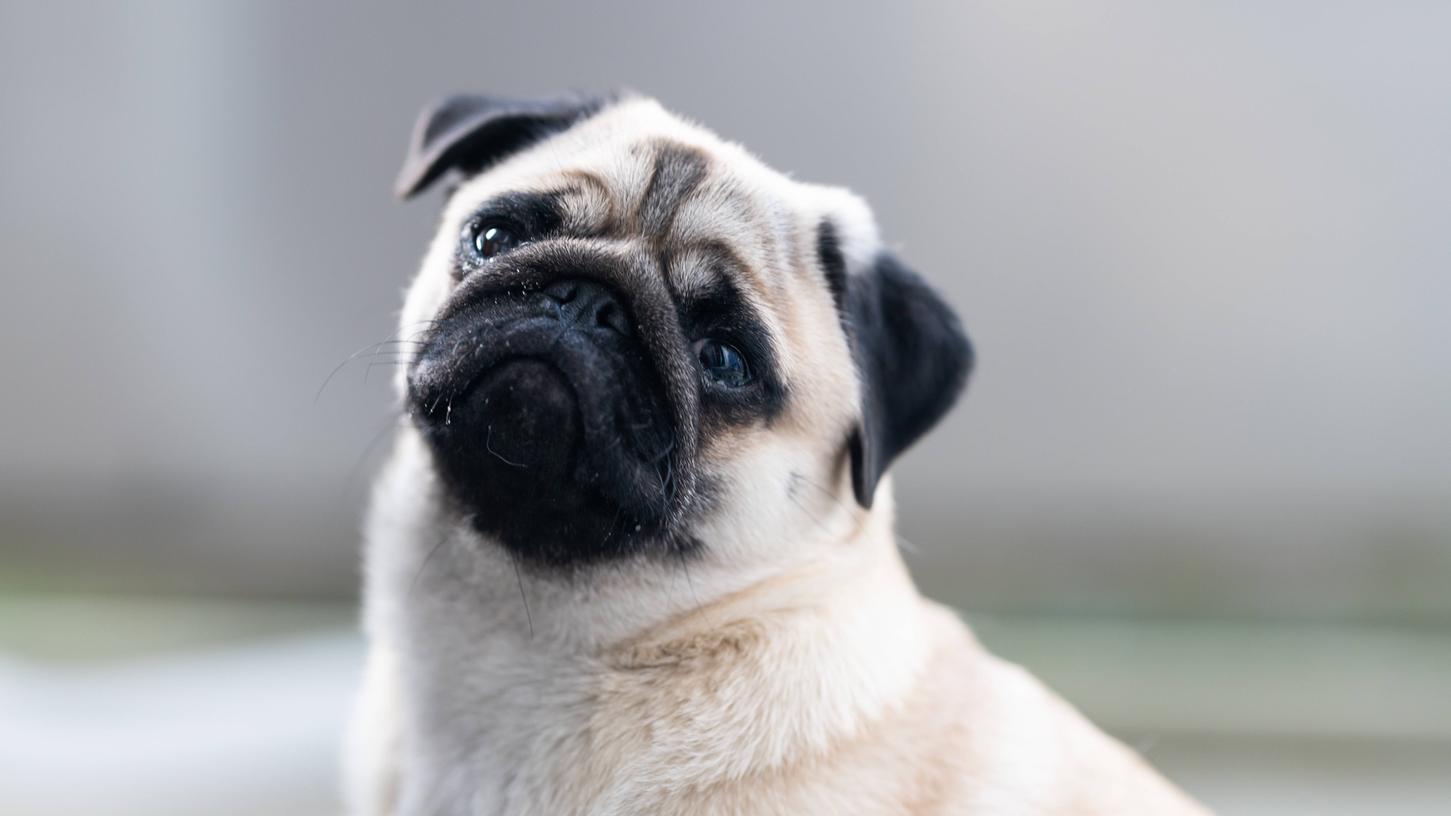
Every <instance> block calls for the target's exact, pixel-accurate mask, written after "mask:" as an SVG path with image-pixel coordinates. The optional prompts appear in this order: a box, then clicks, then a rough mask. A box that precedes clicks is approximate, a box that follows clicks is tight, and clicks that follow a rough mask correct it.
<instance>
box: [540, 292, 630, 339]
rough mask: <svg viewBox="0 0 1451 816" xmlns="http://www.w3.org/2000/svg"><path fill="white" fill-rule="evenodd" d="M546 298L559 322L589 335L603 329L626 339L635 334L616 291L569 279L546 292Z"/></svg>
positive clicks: (628, 314) (628, 315) (627, 313)
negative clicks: (553, 308) (554, 308)
mask: <svg viewBox="0 0 1451 816" xmlns="http://www.w3.org/2000/svg"><path fill="white" fill-rule="evenodd" d="M544 296H545V297H547V298H549V299H550V300H552V301H554V303H555V304H556V305H557V306H558V308H559V319H560V320H561V321H562V322H564V323H565V324H567V325H574V326H579V327H580V328H582V329H584V330H586V331H588V330H591V329H602V330H604V331H612V332H615V333H617V334H620V335H621V336H624V337H629V336H630V335H632V334H634V328H633V327H632V326H631V325H630V313H629V312H627V311H626V310H625V306H624V304H623V303H621V302H620V298H619V296H618V295H616V294H615V292H614V290H613V289H611V288H609V287H608V286H605V285H604V284H602V283H597V282H595V281H591V280H583V279H580V278H567V279H565V280H561V281H555V282H554V283H552V284H550V285H549V286H546V287H545V288H544Z"/></svg>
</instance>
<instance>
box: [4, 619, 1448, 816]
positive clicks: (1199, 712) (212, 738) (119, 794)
mask: <svg viewBox="0 0 1451 816" xmlns="http://www.w3.org/2000/svg"><path fill="white" fill-rule="evenodd" d="M351 614H352V612H351V609H350V608H349V607H346V606H341V605H338V606H328V605H315V604H310V605H302V604H291V605H288V604H239V603H216V602H206V603H183V602H179V601H173V602H159V601H128V600H124V599H116V598H111V599H99V598H74V597H73V598H50V599H45V598H37V597H7V598H3V599H0V722H3V723H4V724H5V728H4V730H3V732H0V768H3V769H4V772H3V774H0V782H3V783H0V813H4V814H6V816H63V815H65V816H69V815H70V814H80V813H84V814H91V815H92V816H123V815H124V816H143V814H144V816H173V814H174V815H175V816H191V815H192V814H202V813H205V814H208V815H209V816H255V814H260V813H267V814H277V815H278V816H286V815H287V814H296V816H310V815H313V814H315V815H316V816H322V814H335V813H337V812H338V807H339V806H338V802H337V778H338V771H337V762H338V750H339V739H340V737H339V735H340V734H342V733H343V730H344V725H345V721H346V716H347V709H348V705H349V701H350V698H351V695H352V692H353V688H354V685H355V683H356V681H357V676H358V672H359V668H360V665H361V658H362V644H361V641H360V639H359V638H358V636H357V635H356V633H355V631H354V629H353V627H352V626H351V623H350V620H349V619H350V616H351ZM97 619H103V620H105V621H106V622H107V623H106V625H105V626H103V627H99V628H98V627H97V626H96V625H95V621H96V620H97ZM970 620H971V621H972V623H973V624H974V626H975V627H976V629H977V631H978V633H979V635H980V636H981V637H982V639H983V640H984V641H985V642H986V643H987V644H988V645H989V647H990V648H993V649H994V650H995V651H997V652H999V653H1001V654H1003V655H1006V656H1008V657H1011V658H1013V659H1015V660H1018V661H1019V662H1022V663H1024V664H1026V665H1027V666H1029V667H1030V668H1032V669H1033V670H1034V671H1036V672H1038V673H1039V674H1040V676H1042V677H1043V678H1044V679H1045V680H1047V681H1048V682H1049V684H1050V685H1052V686H1054V687H1055V688H1056V689H1058V690H1059V691H1060V692H1062V693H1064V694H1065V695H1067V696H1068V697H1069V698H1070V699H1072V700H1073V701H1074V702H1075V703H1077V704H1078V705H1079V707H1080V708H1081V709H1083V710H1084V711H1085V713H1087V714H1088V715H1089V716H1091V717H1092V718H1094V719H1095V720H1096V721H1097V722H1099V723H1100V724H1101V725H1103V726H1104V727H1106V728H1108V729H1109V730H1111V731H1113V732H1114V733H1116V734H1118V735H1119V736H1120V737H1122V738H1123V739H1125V740H1126V741H1127V742H1129V743H1130V744H1131V745H1133V746H1134V747H1136V748H1137V749H1138V750H1140V751H1142V752H1144V753H1145V754H1146V755H1147V756H1148V757H1149V758H1150V760H1151V761H1152V762H1153V763H1154V764H1155V765H1156V766H1158V767H1159V768H1160V769H1161V770H1162V771H1163V772H1164V773H1166V774H1167V775H1169V776H1170V777H1171V778H1173V779H1175V780H1176V781H1178V782H1179V783H1180V784H1181V785H1183V786H1184V787H1185V788H1187V789H1188V790H1190V791H1191V792H1193V793H1194V794H1195V795H1197V796H1199V797H1201V798H1202V799H1203V800H1204V801H1206V802H1208V803H1209V804H1210V805H1212V806H1214V807H1215V808H1216V809H1217V810H1218V811H1219V812H1221V813H1224V814H1244V815H1245V816H1284V815H1285V814H1300V813H1304V814H1317V815H1318V816H1340V815H1341V814H1344V815H1346V816H1349V814H1364V815H1365V816H1371V815H1372V814H1375V815H1376V816H1401V815H1402V814H1404V815H1405V816H1410V814H1425V815H1426V816H1430V815H1431V814H1439V813H1445V812H1446V806H1447V804H1448V803H1451V774H1448V773H1447V771H1448V769H1451V696H1448V695H1447V694H1446V693H1445V691H1446V680H1445V678H1447V677H1448V676H1451V637H1447V636H1446V635H1444V634H1440V633H1432V632H1424V631H1415V630H1407V629H1394V628H1390V629H1387V628H1370V629H1357V628H1352V627H1335V626H1325V625H1290V626H1282V627H1273V628H1266V627H1263V626H1246V625H1243V624H1234V623H1205V622H1202V621H1200V622H1173V621H1160V622H1150V621H1144V620H1130V619H1097V620H1084V619H1081V618H1079V619H1066V618H1059V617H1053V616H1026V615H1018V616H1014V615H995V616H970ZM38 621H44V623H45V627H44V630H45V631H48V632H49V635H48V636H47V637H45V638H44V640H37V639H36V638H35V637H34V636H33V635H32V634H29V633H33V632H34V631H36V629H35V626H36V623H37V622H38Z"/></svg>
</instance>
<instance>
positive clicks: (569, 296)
mask: <svg viewBox="0 0 1451 816" xmlns="http://www.w3.org/2000/svg"><path fill="white" fill-rule="evenodd" d="M544 294H545V296H546V297H548V298H549V299H550V300H552V301H554V302H555V303H561V304H563V303H569V302H570V301H572V300H574V298H575V295H578V294H579V283H578V281H572V280H562V281H558V282H556V283H552V284H550V285H549V286H546V287H544Z"/></svg>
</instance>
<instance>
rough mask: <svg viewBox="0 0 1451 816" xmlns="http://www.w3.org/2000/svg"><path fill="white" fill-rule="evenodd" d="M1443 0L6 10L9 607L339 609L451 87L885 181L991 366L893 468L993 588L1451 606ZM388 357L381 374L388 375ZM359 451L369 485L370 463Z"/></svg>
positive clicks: (1395, 611)
mask: <svg viewBox="0 0 1451 816" xmlns="http://www.w3.org/2000/svg"><path fill="white" fill-rule="evenodd" d="M1448 31H1451V6H1447V5H1446V4H1441V3H1423V4H1421V3H1412V2H1403V3H1393V4H1369V3H1366V4H1325V3H1313V2H1304V3H1290V2H1282V3H1274V4H1265V3H1255V2H1240V3H1220V4H1164V3H1152V2H1139V3H1127V2H1126V3H1114V4H1085V3H1062V4H1036V3H1035V4H1029V3H1009V2H1002V3H994V4H947V3H922V4H918V5H910V4H907V5H903V4H897V5H887V4H871V5H865V4H851V3H826V2H813V3H803V4H775V3H773V4H759V5H758V6H756V7H751V4H741V3H729V4H725V3H722V4H714V5H713V6H709V7H697V6H696V5H694V4H681V3H672V2H653V3H619V4H616V3H588V4H585V3H581V4H578V5H570V4H559V3H549V2H534V3H529V4H520V5H518V6H504V5H502V4H499V5H498V6H497V7H489V6H486V5H483V4H469V5H458V6H456V7H454V8H445V7H442V6H432V5H431V6H429V7H428V8H427V9H426V10H425V9H422V8H411V7H406V5H405V4H391V5H388V6H383V7H380V8H376V9H367V10H364V9H362V7H361V6H360V5H359V4H335V5H324V4H313V3H248V4H235V5H228V4H222V3H207V4H200V3H182V2H177V3H170V4H164V3H155V4H144V3H138V4H134V5H131V6H129V7H121V6H119V5H117V6H111V5H109V4H93V6H69V5H66V4H60V3H46V4H40V3H34V4H29V5H24V6H21V5H16V4H7V5H5V6H3V7H0V110H3V116H4V127H3V128H0V179H3V182H0V268H3V270H4V295H3V297H0V347H3V348H4V349H5V351H6V356H7V358H8V365H7V366H6V371H5V378H4V381H5V382H6V383H7V386H6V389H5V396H6V398H5V399H3V400H0V587H3V586H11V587H19V588H22V589H27V588H32V587H56V586H59V587H82V586H84V587H101V588H123V589H149V590H165V591H179V592H216V591H228V592H251V593H263V594H340V593H347V592H350V591H351V590H352V586H353V582H354V575H353V572H354V567H353V563H354V561H353V559H354V555H353V554H354V550H355V547H356V541H355V534H354V530H355V527H356V517H357V513H358V508H359V506H360V503H361V500H362V495H363V492H364V491H363V486H364V485H365V483H366V473H367V471H368V468H369V467H370V463H371V462H372V460H373V459H374V458H376V457H369V456H368V455H367V450H368V448H369V445H370V441H371V440H372V439H373V438H374V437H375V435H376V434H377V432H378V431H379V429H381V428H383V427H385V425H386V424H387V422H388V415H389V411H390V395H389V392H388V389H387V387H386V383H385V381H386V376H378V375H379V374H380V372H379V371H376V370H375V371H374V372H373V374H372V376H371V377H369V379H368V381H367V382H364V371H365V369H366V366H350V367H348V368H346V369H345V370H344V371H343V372H342V374H340V375H339V377H338V378H336V379H335V380H334V381H333V382H332V383H331V384H330V385H329V387H328V389H327V390H326V391H325V392H324V393H323V395H322V397H321V399H320V400H318V401H317V402H316V403H314V394H315V393H316V392H317V389H318V387H319V385H320V384H321V383H322V381H323V380H324V378H325V377H326V376H327V375H328V373H329V372H330V371H331V370H332V369H333V368H334V367H335V366H336V365H337V364H338V363H339V362H341V361H342V360H343V359H344V358H346V357H347V355H348V354H349V353H351V352H352V351H354V350H355V349H356V348H358V347H359V346H362V345H364V344H366V343H370V342H373V341H376V340H380V339H382V338H384V337H386V336H387V335H388V334H389V333H390V332H391V323H392V319H393V317H392V316H393V314H394V312H395V310H396V308H397V306H398V304H399V300H400V297H399V293H400V290H401V287H402V286H403V284H404V282H405V281H406V279H407V278H408V276H409V275H410V274H411V273H412V271H413V268H414V266H415V263H416V261H417V259H418V257H419V256H420V254H421V252H422V248H423V244H424V241H425V240H426V239H427V237H428V235H429V232H430V229H431V224H432V221H433V219H434V217H435V215H436V212H437V204H438V202H437V199H436V198H432V199H429V200H424V201H421V202H417V203H412V204H409V205H406V206H405V205H401V204H398V203H396V202H394V201H393V200H391V199H390V197H389V192H388V189H389V184H390V181H391V178H392V175H393V173H394V171H395V170H396V167H397V163H398V161H399V159H400V157H401V151H402V145H403V141H404V138H405V135H406V132H407V130H408V127H409V125H410V124H411V121H412V117H413V115H414V113H415V112H416V110H417V108H418V107H419V106H420V105H421V104H422V103H423V102H424V101H425V100H427V99H428V98H430V97H433V96H435V95H437V94H439V93H441V92H446V91H452V90H464V89H471V90H487V91H491V92H498V93H510V94H519V95H528V94H539V93H551V92H555V91H558V90H561V89H567V88H582V89H602V88H609V87H618V86H629V87H633V88H636V89H639V90H642V91H646V92H648V93H651V94H654V95H657V96H659V97H660V98H661V99H662V100H663V101H664V102H665V103H666V104H667V105H668V106H671V107H673V108H675V109H677V110H679V111H681V112H683V113H685V114H688V115H690V116H692V117H694V118H697V119H699V120H701V121H703V122H705V123H707V124H709V125H711V126H713V127H715V128H716V129H717V130H718V131H719V132H721V133H722V134H723V135H725V136H727V137H729V138H733V139H736V140H739V141H742V142H744V143H745V144H747V145H749V146H750V147H751V148H752V149H753V150H755V151H756V152H757V153H758V154H759V155H761V156H762V157H763V158H765V159H766V160H767V161H768V162H769V163H771V164H773V165H775V166H776V167H779V168H781V169H783V170H787V171H790V172H792V173H794V174H796V175H797V176H799V177H801V178H807V179H812V180H818V181H825V182H834V183H840V184H844V185H847V186H850V187H852V188H854V189H856V190H857V191H859V192H861V193H862V194H864V195H865V196H866V197H867V198H868V199H869V200H870V201H872V202H873V203H874V205H875V206H876V208H877V212H878V215H879V218H880V220H881V222H882V224H883V228H884V232H885V233H886V235H887V236H888V238H889V240H891V241H892V242H894V243H895V244H897V245H898V246H899V247H900V248H901V250H902V252H903V254H904V255H905V257H906V258H907V259H908V260H909V261H911V262H912V263H914V264H915V265H916V266H917V267H918V268H920V269H921V270H922V271H924V272H925V273H926V274H928V275H929V276H930V277H933V278H935V280H937V281H938V282H939V283H940V284H941V285H942V286H943V287H944V288H945V290H946V291H947V292H948V293H949V295H950V297H951V299H952V300H953V301H954V302H955V303H956V305H957V306H958V307H959V308H960V310H961V312H962V314H963V315H964V317H965V320H966V323H967V326H968V328H969V331H970V332H971V333H972V334H973V336H974V339H975V340H976V342H977V344H978V347H979V351H980V358H981V367H980V369H979V372H978V374H977V376H976V379H975V381H974V382H973V384H972V386H971V388H970V390H969V394H968V396H967V399H966V401H965V402H964V404H963V406H962V408H961V409H960V410H959V411H958V412H957V413H956V414H955V415H954V416H953V417H952V418H951V419H950V420H949V421H948V422H947V423H946V425H945V426H944V427H943V428H942V429H941V430H940V431H939V432H938V433H936V434H935V435H933V436H932V437H930V438H929V441H927V442H926V443H924V444H923V445H922V446H921V447H920V448H919V449H918V450H916V451H915V452H914V453H913V454H912V455H911V456H910V457H908V458H907V459H906V460H905V461H904V463H903V464H902V467H901V469H900V476H899V488H900V489H899V492H900V494H901V495H902V502H901V504H902V509H903V514H904V521H903V533H904V536H905V538H906V539H907V540H908V541H909V542H910V544H909V548H910V550H911V552H912V557H913V559H914V562H915V564H916V565H917V568H918V571H919V573H920V574H921V576H922V579H923V582H924V584H925V585H926V586H927V587H928V588H929V589H930V590H931V591H932V592H934V593H935V594H938V595H940V596H943V597H945V598H948V599H950V600H952V601H955V602H959V603H964V604H966V605H969V606H974V607H980V608H1007V607H1013V608H1028V609H1038V608H1050V607H1051V608H1059V609H1064V608H1066V609H1081V610H1087V611H1092V610H1123V609H1128V610H1131V611H1142V612H1164V613H1176V612H1181V611H1190V612H1193V611H1200V612H1204V611H1208V612H1213V613H1226V614H1245V613H1258V614H1265V615H1278V616H1300V615H1353V616H1356V617H1362V618H1366V617H1368V618H1382V617H1398V618H1406V617H1409V618H1412V619H1416V620H1438V621H1444V620H1446V619H1447V616H1451V594H1448V593H1445V592H1444V587H1445V586H1446V585H1447V584H1446V582H1447V581H1448V580H1451V432H1448V430H1447V416H1448V409H1451V322H1448V320H1447V315H1448V313H1451V275H1448V274H1447V273H1448V266H1451V264H1448V261H1451V242H1448V237H1447V225H1448V224H1451V205H1448V201H1447V191H1448V190H1451V151H1448V149H1447V145H1451V105H1448V104H1447V101H1448V99H1451V49H1447V47H1446V42H1447V33H1448ZM381 373H383V374H386V373H387V372H381ZM360 461H361V462H362V464H361V465H358V464H357V463H359V462H360Z"/></svg>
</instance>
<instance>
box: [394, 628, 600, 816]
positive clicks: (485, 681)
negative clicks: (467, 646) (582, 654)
mask: <svg viewBox="0 0 1451 816" xmlns="http://www.w3.org/2000/svg"><path fill="white" fill-rule="evenodd" d="M480 645H483V644H480ZM492 646H493V649H492V651H490V650H489V649H487V648H485V649H482V650H481V652H484V653H486V654H487V656H480V657H478V659H473V660H469V659H461V656H460V655H458V654H455V655H454V656H453V657H451V658H450V659H448V660H442V661H435V662H433V663H431V664H426V666H422V667H416V668H418V669H420V670H419V671H416V672H415V674H414V678H413V683H414V684H415V687H416V691H417V693H415V694H413V695H411V698H412V700H414V701H415V703H414V706H415V707H414V709H413V710H412V711H411V712H410V717H409V719H410V720H411V721H412V722H411V723H410V724H409V727H408V728H407V729H406V732H407V735H406V737H405V741H406V743H407V744H408V750H407V751H406V759H405V762H406V763H407V764H408V765H409V766H411V767H409V768H407V769H405V772H404V774H403V779H404V784H403V789H402V790H401V791H400V794H401V802H400V804H401V807H400V811H401V813H402V814H418V816H423V815H424V814H482V813H518V814H530V813H559V812H567V810H561V809H560V808H562V807H563V808H567V807H568V804H567V803H568V802H570V801H578V795H579V794H580V793H581V791H580V790H579V788H580V787H581V786H582V783H576V782H573V781H572V780H576V779H581V778H582V777H584V776H587V774H588V771H589V769H590V768H591V767H592V766H594V765H596V764H597V760H596V759H595V758H594V756H593V755H594V753H595V748H594V747H593V746H592V745H591V739H590V731H591V729H590V720H591V717H592V710H593V708H594V699H593V698H594V694H593V692H592V685H593V684H592V682H591V676H592V675H591V673H590V672H589V671H588V670H587V669H586V668H585V667H582V666H580V665H565V663H566V662H567V661H560V660H555V659H551V658H545V657H540V656H538V655H529V654H526V653H522V652H521V651H520V650H518V649H516V648H513V647H511V645H510V644H507V643H495V644H492ZM470 656H472V655H470ZM465 664H467V665H465Z"/></svg>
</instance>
